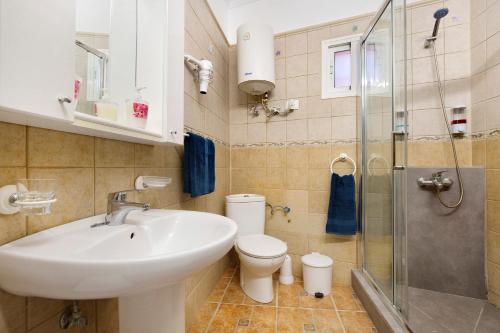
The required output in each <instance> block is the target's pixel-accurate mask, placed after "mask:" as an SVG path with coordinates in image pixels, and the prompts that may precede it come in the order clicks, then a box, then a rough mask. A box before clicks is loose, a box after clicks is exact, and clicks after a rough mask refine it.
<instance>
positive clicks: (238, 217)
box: [226, 194, 287, 303]
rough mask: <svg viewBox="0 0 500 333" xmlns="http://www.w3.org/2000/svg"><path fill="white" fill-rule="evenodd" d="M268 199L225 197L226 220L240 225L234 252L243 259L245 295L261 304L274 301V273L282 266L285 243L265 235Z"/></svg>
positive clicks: (242, 196) (241, 269)
mask: <svg viewBox="0 0 500 333" xmlns="http://www.w3.org/2000/svg"><path fill="white" fill-rule="evenodd" d="M265 209H266V198H265V197H264V196H262V195H257V194H234V195H228V196H227V197H226V216H227V217H229V218H230V219H232V220H233V221H235V222H236V224H238V234H237V237H236V241H235V245H234V248H235V250H236V253H238V257H239V259H240V285H241V289H243V292H244V293H245V294H246V295H247V296H248V297H250V298H251V299H253V300H254V301H257V302H260V303H269V302H271V301H272V300H273V297H274V293H273V273H274V272H276V271H277V270H278V269H279V268H280V267H281V264H283V261H284V260H285V257H286V252H287V246H286V243H285V242H283V241H281V240H279V239H277V238H274V237H271V236H267V235H264V224H265V219H266V216H265V215H266V214H265Z"/></svg>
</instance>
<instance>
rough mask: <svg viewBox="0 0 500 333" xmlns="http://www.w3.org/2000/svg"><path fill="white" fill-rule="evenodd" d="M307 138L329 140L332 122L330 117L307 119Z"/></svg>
mask: <svg viewBox="0 0 500 333" xmlns="http://www.w3.org/2000/svg"><path fill="white" fill-rule="evenodd" d="M307 126H308V139H309V140H319V141H330V140H331V138H332V122H331V121H330V118H315V119H309V120H308V121H307Z"/></svg>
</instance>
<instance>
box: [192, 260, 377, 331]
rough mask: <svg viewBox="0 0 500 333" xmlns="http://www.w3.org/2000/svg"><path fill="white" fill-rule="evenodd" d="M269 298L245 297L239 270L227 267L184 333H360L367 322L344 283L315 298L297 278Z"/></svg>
mask: <svg viewBox="0 0 500 333" xmlns="http://www.w3.org/2000/svg"><path fill="white" fill-rule="evenodd" d="M275 283H276V287H275V292H276V295H275V297H274V300H273V302H272V303H269V304H261V303H258V302H255V301H254V300H252V299H250V298H249V297H247V296H246V295H245V294H244V293H243V291H242V290H241V287H240V281H239V271H238V270H237V269H235V268H231V269H228V270H227V271H226V273H225V274H224V276H223V277H222V278H221V280H220V281H219V283H218V284H217V286H216V287H215V289H214V290H213V292H212V294H211V295H210V297H209V299H208V301H207V303H206V304H204V306H203V308H202V310H201V312H200V314H199V315H198V318H197V321H196V322H195V323H194V324H193V325H192V326H191V327H190V328H189V329H188V333H226V332H227V333H229V332H231V333H233V332H237V333H242V332H244V333H285V332H286V333H310V332H320V333H337V332H339V333H342V332H343V333H364V332H370V333H373V332H375V328H374V327H373V323H372V321H371V320H370V318H369V317H368V315H367V314H366V312H365V310H364V308H363V306H362V305H361V304H360V302H359V300H358V299H357V298H356V296H355V295H354V292H353V291H352V289H351V288H350V287H334V288H333V290H332V294H331V295H330V296H327V297H325V298H323V299H317V298H314V297H312V296H308V295H306V294H305V292H304V289H303V288H302V283H300V282H297V283H294V284H293V285H289V286H286V285H280V284H279V283H278V282H277V281H276V282H275Z"/></svg>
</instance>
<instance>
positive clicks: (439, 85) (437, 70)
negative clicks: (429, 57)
mask: <svg viewBox="0 0 500 333" xmlns="http://www.w3.org/2000/svg"><path fill="white" fill-rule="evenodd" d="M430 45H431V47H432V53H433V55H434V66H435V67H436V77H437V83H438V89H439V100H440V101H441V110H442V111H443V117H444V120H445V123H446V128H447V129H448V135H449V136H450V141H451V148H452V150H453V158H454V159H455V170H456V172H457V177H458V186H459V189H460V197H459V198H458V201H457V202H455V203H452V204H448V203H446V202H444V201H443V198H442V197H441V190H440V189H439V188H436V195H437V197H438V199H439V202H440V203H441V205H443V206H445V207H446V208H457V207H458V206H460V205H461V204H462V201H463V199H464V187H463V182H462V174H461V172H460V166H459V165H458V158H457V149H456V147H455V140H454V139H453V134H452V133H451V127H450V122H449V120H448V115H447V114H446V107H445V104H444V96H443V87H442V85H441V77H440V75H439V65H438V59H437V54H436V47H435V42H434V40H433V41H431V43H430Z"/></svg>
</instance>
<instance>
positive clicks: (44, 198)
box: [15, 179, 57, 215]
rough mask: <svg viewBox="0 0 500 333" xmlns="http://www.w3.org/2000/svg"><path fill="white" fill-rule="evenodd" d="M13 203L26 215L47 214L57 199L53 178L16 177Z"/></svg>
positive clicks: (55, 184)
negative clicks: (14, 200) (15, 193)
mask: <svg viewBox="0 0 500 333" xmlns="http://www.w3.org/2000/svg"><path fill="white" fill-rule="evenodd" d="M16 187H17V200H16V202H15V204H16V205H17V206H18V207H19V209H20V212H21V213H22V214H26V215H47V214H50V213H51V212H52V205H53V204H54V202H56V201H57V199H56V187H57V183H56V180H55V179H18V180H17V182H16Z"/></svg>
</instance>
